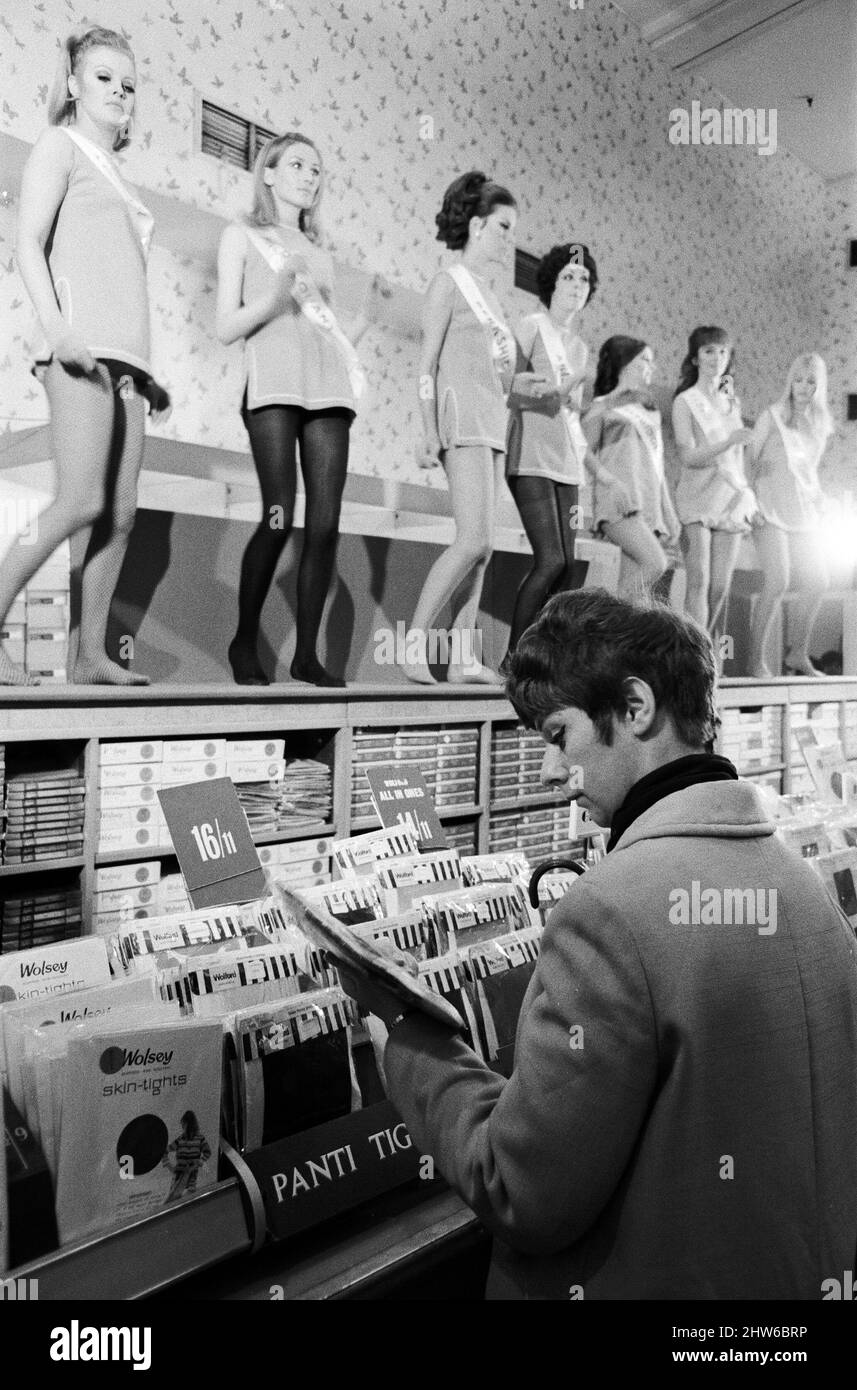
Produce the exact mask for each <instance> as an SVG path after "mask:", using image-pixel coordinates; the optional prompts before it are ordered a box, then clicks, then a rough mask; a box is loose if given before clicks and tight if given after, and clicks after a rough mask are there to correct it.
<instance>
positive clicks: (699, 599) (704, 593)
mask: <svg viewBox="0 0 857 1390" xmlns="http://www.w3.org/2000/svg"><path fill="white" fill-rule="evenodd" d="M683 541H684V547H685V569H686V573H687V592H686V594H685V600H684V611H685V613H686V614H687V615H688V617H689V618H695V619H696V621H697V622H698V623H699V624H700V626H701V627H708V588H709V585H710V583H711V532H710V531H709V529H708V527H707V526H703V525H702V522H701V521H693V522H691V523H690V525H688V526H685V528H684V533H683Z"/></svg>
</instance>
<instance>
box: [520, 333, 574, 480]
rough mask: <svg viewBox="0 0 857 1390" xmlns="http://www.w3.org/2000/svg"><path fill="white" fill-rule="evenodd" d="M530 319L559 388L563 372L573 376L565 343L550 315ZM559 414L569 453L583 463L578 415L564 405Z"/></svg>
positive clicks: (570, 407)
mask: <svg viewBox="0 0 857 1390" xmlns="http://www.w3.org/2000/svg"><path fill="white" fill-rule="evenodd" d="M531 318H532V321H533V323H535V325H536V327H537V328H538V331H539V333H540V334H541V339H542V342H543V343H544V348H545V353H546V354H547V359H548V361H549V362H550V364H551V370H552V371H553V374H554V378H555V380H556V384H557V386H559V385H560V383H561V381H562V376H563V372H567V373H568V375H569V376H573V375H574V374H573V372H572V370H571V366H570V364H569V360H568V353H567V352H566V350H565V343H564V342H563V341H562V338H561V336H560V333H559V329H558V328H557V326H556V324H555V323H554V321H553V319H552V318H551V317H550V315H548V314H540V313H536V314H532V315H531ZM561 413H562V418H563V422H564V424H565V428H566V433H567V434H568V440H569V443H570V444H571V451H572V453H573V454H574V457H575V458H576V459H577V461H578V463H583V458H584V455H585V454H586V450H587V448H588V445H587V443H586V435H585V434H584V433H583V429H582V427H581V424H580V415H579V414H578V412H577V411H576V410H575V409H574V407H573V406H570V405H564V406H563V407H562V412H561Z"/></svg>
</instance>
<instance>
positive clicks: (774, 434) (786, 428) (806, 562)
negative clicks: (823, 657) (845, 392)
mask: <svg viewBox="0 0 857 1390" xmlns="http://www.w3.org/2000/svg"><path fill="white" fill-rule="evenodd" d="M832 433H833V421H832V420H831V418H830V411H829V410H828V406H827V368H826V366H825V364H824V361H823V359H822V358H821V357H819V355H818V353H816V352H807V353H803V354H802V356H800V357H798V358H796V359H795V361H794V362H793V363H792V364H791V366H790V367H789V371H788V376H787V378H786V388H785V391H784V392H783V395H782V397H781V398H780V400H779V401H777V402H776V404H775V405H772V406H769V408H768V409H767V410H764V411H763V412H762V414H761V415H760V417H759V419H758V421H757V423H756V428H755V430H754V431H753V439H752V443H751V445H750V468H749V472H750V477H751V480H752V484H753V488H754V490H755V493H756V497H757V498H758V502H759V512H760V513H761V517H762V524H761V525H760V526H758V527H757V529H756V533H755V539H756V553H757V555H758V559H759V567H760V569H761V571H762V579H763V588H762V592H761V594H760V595H759V597H758V598H757V600H756V606H755V610H754V613H753V667H754V669H753V674H754V675H756V676H761V677H768V676H772V675H777V676H778V675H779V674H780V670H779V666H780V663H779V660H778V661H777V662H776V665H775V668H774V669H772V668H771V667H770V665H769V664H768V661H767V659H766V647H767V644H768V638H769V636H770V632H771V627H772V624H773V622H774V619H775V618H776V616H777V614H778V613H779V611H780V608H781V606H782V602H783V596H784V594H785V593H786V590H787V589H788V588H789V587H790V586H791V585H792V584H794V586H795V588H797V589H799V590H800V591H801V594H802V597H801V598H800V600H799V602H798V603H797V604H796V605H795V606H794V608H793V610H792V622H791V624H790V633H789V636H790V639H791V647H790V651H789V653H788V654H787V656H786V661H785V664H786V667H787V668H788V670H789V671H790V672H794V673H797V674H799V675H803V676H818V675H821V674H822V673H821V672H820V671H818V670H817V669H816V667H815V666H813V664H812V660H811V657H810V653H809V644H810V639H811V637H812V628H813V624H814V622H815V619H816V617H817V616H818V610H819V607H820V606H821V601H822V598H823V597H824V591H825V589H827V587H828V585H829V582H830V581H829V576H828V571H827V562H826V559H825V553H824V535H823V529H822V523H823V511H824V506H825V502H826V498H825V495H824V493H823V492H822V490H821V487H820V485H819V481H818V467H819V463H820V461H821V456H822V454H823V453H824V450H825V447H826V445H827V441H828V439H829V438H830V435H831V434H832Z"/></svg>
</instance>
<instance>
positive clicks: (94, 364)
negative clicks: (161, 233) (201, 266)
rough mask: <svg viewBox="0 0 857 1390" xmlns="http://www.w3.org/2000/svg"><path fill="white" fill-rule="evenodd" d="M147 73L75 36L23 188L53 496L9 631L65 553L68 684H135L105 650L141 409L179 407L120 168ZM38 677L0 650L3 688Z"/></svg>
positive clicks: (142, 228) (147, 236) (138, 206)
mask: <svg viewBox="0 0 857 1390" xmlns="http://www.w3.org/2000/svg"><path fill="white" fill-rule="evenodd" d="M136 83H137V73H136V67H135V63H134V55H133V53H132V51H131V48H130V45H129V44H128V40H127V39H126V38H124V37H123V36H122V35H121V34H118V33H116V32H115V31H114V30H112V29H103V28H100V27H99V26H93V27H91V28H88V29H85V30H82V31H79V32H76V33H74V34H71V35H70V36H69V37H68V39H67V40H66V42H65V45H64V47H63V51H62V58H61V62H60V68H59V71H58V74H57V78H56V81H55V83H54V87H53V90H52V92H51V94H50V97H49V99H48V121H49V125H48V129H47V130H45V131H44V132H43V133H42V134H41V135H40V136H39V139H38V140H37V141H36V144H35V147H34V149H33V151H32V154H31V155H30V157H29V159H28V160H27V165H26V168H25V170H24V176H23V181H22V184H21V200H20V212H19V217H18V238H17V259H18V268H19V270H20V272H21V278H22V279H23V281H24V284H25V286H26V288H27V292H28V294H29V295H30V298H31V299H32V301H33V306H34V308H35V310H36V314H37V315H38V318H39V321H40V323H41V328H42V332H43V334H44V344H43V346H42V348H41V350H40V351H39V352H38V353H37V356H36V364H35V368H34V370H35V371H36V374H37V375H38V376H39V377H40V379H41V380H42V382H43V385H44V388H45V391H46V393H47V397H48V402H49V405H50V412H51V439H52V443H53V457H54V464H55V467H56V495H55V497H54V499H53V501H52V502H51V504H50V506H48V507H47V508H46V509H45V510H44V511H43V512H42V513H41V514H40V516H39V524H38V531H37V534H36V536H35V538H30V539H29V543H28V544H26V545H22V544H21V542H20V541H19V542H17V543H16V544H14V545H13V546H12V548H11V550H10V551H9V553H8V555H7V556H6V559H5V561H4V563H3V566H2V569H0V626H2V620H3V618H4V617H5V614H6V613H7V611H8V609H9V607H10V605H11V604H12V601H13V600H14V598H15V596H16V595H17V594H18V593H20V591H21V590H22V589H23V588H24V585H25V584H26V583H27V582H28V580H29V579H30V578H31V577H32V575H33V574H35V572H36V570H38V569H39V567H40V566H41V565H42V564H44V562H45V560H46V559H47V558H48V556H49V555H50V554H51V553H52V552H53V551H54V550H56V548H57V546H59V545H60V544H61V543H62V541H64V540H66V539H67V538H70V539H71V544H72V561H73V568H74V569H75V571H76V572H79V575H80V630H79V640H78V646H77V654H76V658H75V660H74V663H73V665H71V666H70V670H69V677H70V679H71V680H72V681H73V682H75V683H76V684H79V685H87V684H93V683H94V684H107V685H138V684H146V682H147V677H146V676H143V675H139V674H135V673H132V672H131V671H128V670H126V669H125V668H124V667H123V666H120V665H119V664H118V663H117V662H115V661H113V660H112V659H111V658H110V657H109V656H108V655H107V652H106V650H105V642H106V634H107V622H108V618H109V615H110V604H111V600H112V598H113V593H114V590H115V589H116V585H117V583H118V580H119V574H120V571H121V569H122V563H123V561H124V559H125V552H126V550H127V548H128V540H129V537H130V534H131V528H132V526H133V524H134V516H135V514H136V510H137V479H138V476H139V473H140V466H141V464H142V461H143V438H144V418H145V417H144V401H148V403H149V407H150V411H151V413H152V416H153V418H157V417H158V416H159V415H164V414H165V413H166V411H167V410H168V409H169V396H168V395H167V393H166V391H164V389H163V387H161V386H159V385H158V384H157V383H156V382H155V381H154V380H153V378H152V375H151V368H150V365H149V301H148V293H147V286H146V257H147V255H148V250H149V245H150V242H151V237H152V227H153V220H152V217H151V215H150V214H149V212H148V210H147V209H146V208H145V207H144V206H143V204H142V203H141V202H140V200H139V199H138V198H137V196H136V195H135V194H134V192H133V191H132V190H131V189H130V188H129V187H128V185H127V184H126V183H125V181H124V179H123V177H122V174H121V172H120V170H119V168H118V166H117V164H116V162H115V160H114V157H113V156H114V153H115V152H116V151H118V150H121V149H123V148H124V147H125V146H126V145H127V144H128V141H129V139H130V137H131V127H132V121H133V116H134V107H135V102H136V96H135V91H136ZM26 683H27V676H26V675H25V674H24V672H23V671H21V670H20V669H19V668H18V667H16V666H15V665H14V663H13V662H11V661H10V660H9V658H8V656H7V655H6V653H5V652H3V651H2V648H0V684H3V685H22V684H26Z"/></svg>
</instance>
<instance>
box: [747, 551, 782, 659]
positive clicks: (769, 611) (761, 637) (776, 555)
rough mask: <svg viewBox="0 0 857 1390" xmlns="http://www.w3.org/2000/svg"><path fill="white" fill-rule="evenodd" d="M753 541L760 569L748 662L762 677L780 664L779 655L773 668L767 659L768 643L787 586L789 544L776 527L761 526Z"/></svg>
mask: <svg viewBox="0 0 857 1390" xmlns="http://www.w3.org/2000/svg"><path fill="white" fill-rule="evenodd" d="M755 542H756V556H757V558H758V561H759V567H760V569H761V571H762V592H761V593H760V594H759V597H758V598H757V599H756V602H755V605H754V607H753V624H752V662H753V675H754V676H761V677H763V678H765V677H768V676H778V675H779V674H780V668H781V666H782V656H779V657H778V659H777V660H776V662H775V663H774V665H773V667H772V666H771V665H770V663H769V662H768V643H769V640H770V635H771V628H772V627H773V624H774V620H775V619H776V616H777V614H778V613H779V611H780V607H781V605H782V601H783V594H784V593H785V592H786V589H787V588H788V587H789V572H790V566H789V546H788V539H787V537H786V533H785V531H781V530H780V528H779V527H778V526H768V525H764V526H761V527H760V528H759V530H758V531H757V532H756V534H755Z"/></svg>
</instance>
